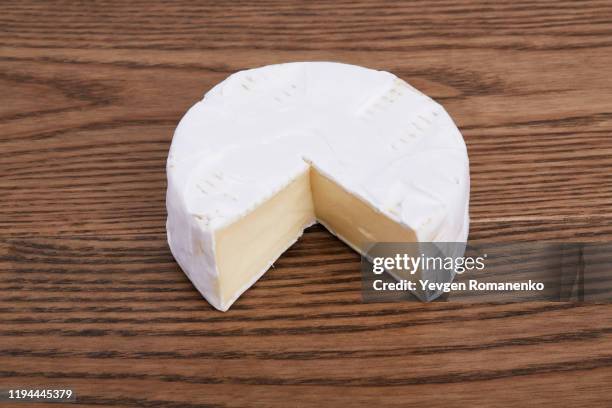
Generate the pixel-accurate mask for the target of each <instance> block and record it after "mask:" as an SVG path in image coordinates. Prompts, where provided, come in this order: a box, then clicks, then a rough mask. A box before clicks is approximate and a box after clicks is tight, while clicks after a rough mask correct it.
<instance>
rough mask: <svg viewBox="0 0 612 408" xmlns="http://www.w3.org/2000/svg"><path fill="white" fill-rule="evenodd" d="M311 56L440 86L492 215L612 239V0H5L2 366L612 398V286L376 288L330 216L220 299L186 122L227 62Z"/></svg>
mask: <svg viewBox="0 0 612 408" xmlns="http://www.w3.org/2000/svg"><path fill="white" fill-rule="evenodd" d="M298 60H336V61H342V62H348V63H355V64H361V65H365V66H368V67H372V68H377V69H384V70H388V71H392V72H394V73H396V74H397V75H399V76H400V77H402V78H403V79H405V80H407V81H408V82H410V83H411V84H413V85H414V86H416V87H417V88H419V89H421V90H422V91H424V92H425V93H427V94H428V95H430V96H432V97H433V98H435V99H436V100H438V101H440V102H441V103H443V104H444V106H445V107H446V108H447V110H448V111H449V112H450V114H451V115H452V117H453V118H454V119H455V121H456V123H457V125H458V126H459V128H460V129H461V130H462V132H463V134H464V136H465V139H466V142H467V145H468V149H469V155H470V160H471V175H472V195H471V218H472V228H471V233H470V239H471V240H475V241H516V240H551V241H562V240H569V241H609V240H610V238H612V211H611V210H612V135H611V132H612V75H611V74H612V68H611V67H612V4H611V3H610V1H608V0H593V1H581V2H575V1H534V0H528V1H520V0H519V1H516V2H478V1H450V0H441V1H437V0H434V1H415V2H396V1H393V2H376V1H373V0H367V1H334V2H295V1H288V2H287V1H284V2H281V1H272V0H264V1H232V2H223V1H221V2H199V3H193V2H187V1H183V2H173V3H171V4H167V3H161V2H160V3H155V2H151V1H147V2H144V1H140V0H133V1H129V2H123V1H100V2H65V1H61V2H59V1H58V2H30V1H3V2H2V13H1V14H0V92H1V95H2V103H0V149H1V150H0V151H1V153H2V155H1V157H2V158H1V159H0V174H2V178H1V179H0V227H1V229H0V273H1V277H2V279H1V280H0V387H11V386H33V385H43V386H49V385H65V386H70V387H72V388H74V389H75V391H76V394H77V398H78V401H79V405H80V406H88V407H99V406H120V407H140V406H144V407H288V406H305V407H321V406H339V407H345V406H355V407H370V406H398V407H399V406H402V407H404V406H427V407H453V406H470V407H525V406H542V405H544V404H550V405H551V406H563V407H565V406H568V407H569V406H571V407H608V406H611V405H612V385H611V384H612V313H611V312H612V307H611V306H609V305H595V304H580V303H528V304H513V305H499V304H476V305H467V304H453V303H448V304H445V303H436V304H416V303H393V304H389V303H387V304H385V303H381V304H363V303H361V297H360V276H359V273H358V265H359V257H358V256H357V255H356V254H354V253H353V252H352V251H351V250H350V249H348V248H347V247H346V246H345V245H344V244H342V243H340V242H339V241H337V240H336V239H334V238H333V237H332V236H331V235H330V234H329V233H327V232H326V231H325V230H324V229H323V228H321V227H313V228H311V229H309V230H308V231H307V233H306V234H305V235H304V237H303V238H302V239H301V240H300V241H299V242H298V243H297V244H296V245H294V246H293V247H292V248H291V249H290V250H289V251H288V252H287V253H286V254H285V255H283V256H282V257H281V258H280V259H279V260H278V262H277V263H276V264H275V267H274V268H272V269H271V270H270V271H269V272H268V273H267V274H266V275H265V276H264V278H263V279H262V280H261V281H260V282H258V283H257V284H256V285H255V286H254V288H253V289H251V290H249V291H248V292H247V293H246V294H245V295H244V296H243V297H242V298H240V300H239V301H238V302H237V303H236V304H235V305H234V306H233V308H232V309H231V311H230V312H228V313H225V314H224V313H220V312H217V311H215V310H212V308H211V307H210V306H209V305H208V304H207V303H206V302H205V301H204V300H202V299H201V298H200V296H199V295H198V293H197V292H196V290H195V289H194V288H193V287H192V286H191V284H190V283H189V282H188V280H187V279H186V278H185V276H184V275H183V274H182V272H181V271H180V269H179V268H178V266H177V265H176V263H175V262H174V260H173V258H172V256H171V254H170V252H169V250H168V247H167V244H166V242H165V235H164V233H165V229H164V222H165V202H164V200H165V196H164V195H165V186H166V184H165V158H166V155H167V151H168V148H169V144H170V141H171V137H172V132H173V129H174V127H175V126H176V124H177V122H178V120H179V119H180V117H181V116H182V114H183V113H184V112H185V111H186V110H187V108H188V107H189V106H190V105H192V104H193V103H194V102H195V101H196V100H198V99H199V98H200V97H201V96H202V94H203V93H204V92H205V91H207V90H208V89H210V88H211V87H212V86H213V85H214V84H215V83H217V82H219V81H220V80H222V79H223V78H225V77H226V76H227V75H229V74H230V73H232V72H234V71H236V70H240V69H244V68H249V67H255V66H260V65H265V64H271V63H277V62H285V61H298ZM56 406H59V405H56ZM66 406H74V405H66Z"/></svg>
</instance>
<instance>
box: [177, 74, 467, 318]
mask: <svg viewBox="0 0 612 408" xmlns="http://www.w3.org/2000/svg"><path fill="white" fill-rule="evenodd" d="M309 165H313V166H315V167H316V168H317V170H319V171H320V172H321V173H322V174H324V175H326V176H327V177H329V178H330V179H332V180H334V181H335V182H337V183H338V184H340V185H341V186H342V187H343V188H344V189H345V190H347V191H348V192H350V193H351V194H354V195H356V196H358V197H359V198H361V199H363V200H365V201H366V202H368V203H369V204H370V205H371V206H372V207H373V208H375V209H376V210H378V211H380V212H381V213H383V214H385V215H386V216H388V217H390V218H392V219H394V220H395V221H397V222H399V223H401V224H403V225H404V226H406V227H408V228H411V229H412V230H414V231H415V232H416V234H417V237H418V239H419V240H420V241H435V242H465V241H466V240H467V235H468V229H469V218H468V204H469V188H470V183H469V164H468V156H467V150H466V147H465V144H464V142H463V138H462V136H461V134H460V133H459V131H458V129H457V127H456V126H455V124H454V123H453V121H452V119H451V118H450V116H449V115H448V114H447V113H446V111H445V110H444V109H443V108H442V107H441V106H440V105H439V104H437V103H436V102H434V101H433V100H431V99H430V98H428V97H427V96H425V95H423V94H422V93H420V92H419V91H417V90H415V89H414V88H412V87H411V86H409V85H408V84H406V83H405V82H404V81H402V80H400V79H398V78H397V77H396V76H395V75H393V74H390V73H388V72H382V71H375V70H370V69H367V68H362V67H358V66H354V65H347V64H338V63H331V62H304V63H290V64H280V65H271V66H266V67H262V68H257V69H252V70H247V71H241V72H237V73H235V74H233V75H231V76H230V77H228V78H227V79H226V80H225V81H223V82H221V83H219V84H218V85H216V86H215V87H214V88H213V89H212V90H210V91H209V92H208V93H207V94H206V96H205V97H204V99H203V100H202V101H200V102H198V103H196V104H195V105H194V106H193V107H192V108H191V109H190V110H189V111H188V112H187V113H186V114H185V116H184V117H183V119H182V120H181V122H180V123H179V125H178V127H177V129H176V131H175V134H174V138H173V141H172V146H171V149H170V154H169V156H168V163H167V174H168V192H167V207H168V221H167V230H168V242H169V245H170V248H171V250H172V253H173V254H174V256H175V258H176V259H177V261H178V263H179V265H180V266H181V268H182V269H183V270H184V271H185V273H186V274H187V276H188V277H189V279H191V281H192V282H193V283H194V285H195V286H196V288H197V289H198V290H199V291H200V292H201V293H202V295H203V296H204V297H205V298H206V299H207V300H208V301H209V302H210V303H211V304H212V305H213V306H215V307H216V308H218V309H220V310H227V308H228V307H229V306H230V305H231V303H232V302H233V301H234V300H235V299H233V300H232V302H229V304H226V305H222V304H221V302H220V299H218V298H217V295H216V293H217V292H216V286H215V285H218V280H217V278H218V275H219V272H218V270H217V267H216V263H215V253H214V248H215V246H214V232H215V231H216V230H218V229H219V228H222V227H224V226H226V225H229V224H231V223H232V222H234V221H236V220H238V219H240V218H241V217H243V216H244V215H245V214H246V213H248V212H250V211H252V210H253V209H255V208H256V207H257V206H259V205H260V204H262V203H263V202H265V201H266V200H267V199H269V198H271V197H273V196H274V195H275V194H276V193H277V192H278V191H280V190H281V189H282V188H283V187H284V186H286V185H287V184H288V183H290V182H291V181H292V180H293V179H295V178H296V177H297V176H298V175H300V174H302V173H303V172H304V171H305V170H307V169H308V166H309ZM273 261H274V259H273V260H271V262H273ZM264 272H265V271H262V272H261V274H263V273H264ZM261 274H258V276H257V277H256V278H255V279H254V280H253V282H249V283H248V285H245V288H244V290H246V289H247V288H248V287H249V286H251V284H252V283H254V282H255V281H256V280H257V278H259V277H260V276H261ZM242 291H243V290H242ZM242 291H240V293H242ZM238 296H239V294H238V295H236V298H237V297H238Z"/></svg>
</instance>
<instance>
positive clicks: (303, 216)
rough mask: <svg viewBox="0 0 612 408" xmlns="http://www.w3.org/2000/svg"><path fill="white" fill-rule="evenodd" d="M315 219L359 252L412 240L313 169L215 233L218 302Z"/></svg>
mask: <svg viewBox="0 0 612 408" xmlns="http://www.w3.org/2000/svg"><path fill="white" fill-rule="evenodd" d="M315 221H319V222H321V224H323V225H324V226H325V227H326V228H327V229H329V230H330V231H331V232H332V233H333V234H335V235H337V236H338V237H339V238H340V239H342V240H343V241H345V242H346V243H347V244H348V245H350V246H351V247H352V248H354V249H355V250H357V251H359V252H362V253H363V251H364V250H365V245H366V244H367V243H371V242H415V241H416V235H415V233H414V231H412V230H410V229H408V228H405V227H404V226H402V225H400V224H398V223H397V222H395V221H393V220H392V219H391V218H389V217H387V216H385V215H384V214H382V213H381V212H379V211H376V210H375V209H374V208H373V207H371V206H370V205H369V204H367V203H366V202H365V201H363V200H361V199H360V198H358V197H355V196H354V195H352V194H350V193H349V192H347V191H346V190H344V189H343V188H342V187H340V186H339V185H338V184H336V183H335V182H333V181H332V180H331V179H329V178H327V177H325V176H323V175H322V174H321V173H319V172H318V171H316V170H315V169H314V168H311V169H310V171H307V172H305V173H303V174H302V175H300V176H299V177H298V178H296V179H295V180H294V181H292V182H291V183H290V184H289V185H288V186H287V187H285V188H284V189H283V190H281V191H280V192H279V193H277V194H276V195H275V196H274V197H272V198H271V199H269V200H268V201H266V202H265V203H263V204H262V205H260V206H259V207H258V208H256V209H255V210H253V211H251V212H250V213H249V214H247V215H246V216H245V217H243V218H241V219H240V220H239V221H236V222H235V223H233V224H231V225H229V226H227V227H225V228H223V229H221V230H219V231H217V233H216V234H215V252H216V260H217V267H218V270H219V290H220V298H221V301H222V303H223V304H227V303H228V302H231V301H232V300H233V299H235V298H236V297H237V296H238V295H239V294H240V293H241V292H242V291H244V290H245V289H246V288H247V287H248V285H251V284H252V283H253V281H254V280H255V279H257V278H258V277H259V276H260V275H261V274H262V273H263V272H265V271H266V270H267V269H268V268H269V267H270V265H271V264H272V262H274V261H275V260H276V259H278V258H279V257H280V255H281V254H282V253H283V252H284V251H285V250H287V249H288V247H290V246H291V245H292V244H293V243H294V242H295V241H296V240H297V239H298V238H299V237H300V236H301V235H302V232H303V231H304V228H306V227H307V226H309V225H311V224H313V223H314V222H315Z"/></svg>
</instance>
